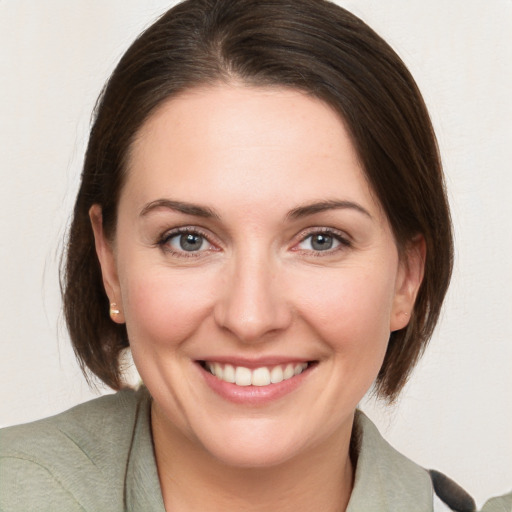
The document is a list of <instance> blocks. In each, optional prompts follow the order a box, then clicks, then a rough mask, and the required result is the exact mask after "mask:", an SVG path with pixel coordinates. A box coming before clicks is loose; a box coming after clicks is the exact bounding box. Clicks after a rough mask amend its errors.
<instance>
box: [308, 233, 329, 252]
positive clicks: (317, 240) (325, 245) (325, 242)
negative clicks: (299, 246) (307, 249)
mask: <svg viewBox="0 0 512 512" xmlns="http://www.w3.org/2000/svg"><path fill="white" fill-rule="evenodd" d="M311 245H312V246H313V249H314V250H315V251H327V250H329V249H330V248H331V247H332V236H329V235H315V236H314V237H313V240H312V242H311Z"/></svg>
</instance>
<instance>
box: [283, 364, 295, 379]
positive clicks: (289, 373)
mask: <svg viewBox="0 0 512 512" xmlns="http://www.w3.org/2000/svg"><path fill="white" fill-rule="evenodd" d="M294 375H295V368H294V366H293V364H287V365H286V368H285V369H284V372H283V379H284V380H286V379H290V378H292V377H293V376H294Z"/></svg>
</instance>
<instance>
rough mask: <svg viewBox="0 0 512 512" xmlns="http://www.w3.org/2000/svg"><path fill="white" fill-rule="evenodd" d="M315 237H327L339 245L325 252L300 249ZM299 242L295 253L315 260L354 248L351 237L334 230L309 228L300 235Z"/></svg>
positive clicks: (295, 246) (294, 249)
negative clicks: (300, 246)
mask: <svg viewBox="0 0 512 512" xmlns="http://www.w3.org/2000/svg"><path fill="white" fill-rule="evenodd" d="M315 235H325V236H329V237H331V238H332V239H333V240H335V241H336V242H338V243H339V246H338V247H335V248H333V249H327V250H325V251H315V250H304V249H300V248H298V247H297V246H298V245H299V244H301V243H303V242H304V241H306V240H307V239H308V238H310V237H313V236H315ZM298 238H299V242H297V243H296V244H295V245H294V248H293V249H292V250H293V251H296V252H302V253H305V254H307V255H309V256H314V257H315V258H321V257H323V256H330V255H332V254H335V253H337V252H338V251H343V250H346V249H350V248H351V247H352V241H351V240H350V239H349V237H348V236H347V235H346V234H345V233H344V232H342V231H338V230H336V229H333V228H309V229H307V230H304V231H303V232H301V233H300V234H299V235H298Z"/></svg>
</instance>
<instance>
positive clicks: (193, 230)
mask: <svg viewBox="0 0 512 512" xmlns="http://www.w3.org/2000/svg"><path fill="white" fill-rule="evenodd" d="M187 234H193V235H199V236H201V237H203V238H204V239H205V240H206V241H207V243H208V244H209V245H210V246H211V247H210V248H208V249H206V250H202V251H177V250H175V249H172V248H170V246H168V245H167V243H168V242H169V240H170V239H171V238H173V237H175V236H178V235H187ZM212 238H213V236H212V235H211V234H210V233H209V232H207V231H205V230H204V229H202V228H200V227H198V226H190V225H186V226H178V227H175V228H171V229H168V230H166V231H164V232H163V233H162V234H161V235H160V236H159V238H158V240H157V242H156V244H155V245H157V246H160V247H161V248H162V250H163V251H165V252H167V253H171V254H174V255H177V256H180V257H186V258H188V257H199V256H202V255H204V254H205V253H208V252H212V251H218V250H220V249H219V246H218V245H219V244H217V243H215V242H213V241H212Z"/></svg>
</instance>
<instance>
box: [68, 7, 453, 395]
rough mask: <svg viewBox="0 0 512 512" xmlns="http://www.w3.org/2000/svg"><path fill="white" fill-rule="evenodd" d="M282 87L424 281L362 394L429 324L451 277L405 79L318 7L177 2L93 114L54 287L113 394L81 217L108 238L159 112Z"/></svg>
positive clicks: (415, 96) (438, 188)
mask: <svg viewBox="0 0 512 512" xmlns="http://www.w3.org/2000/svg"><path fill="white" fill-rule="evenodd" d="M233 79H236V80H241V81H243V82H245V83H248V84H251V85H261V86H281V87H282V86H285V87H291V88H295V89H299V90H301V91H304V92H306V93H308V94H310V95H312V96H315V97H317V98H319V99H321V100H323V101H325V102H326V103H328V104H329V105H330V106H331V107H332V108H333V109H335V110H336V111H337V112H338V113H339V114H340V116H341V118H342V119H343V120H344V122H345V125H346V127H347V129H348V130H349V132H350V134H351V136H352V139H353V143H354V145H355V147H356V150H357V151H358V154H359V157H360V160H361V163H362V165H363V168H364V170H365V173H366V176H367V179H368V181H369V183H370V185H371V187H372V189H373V191H374V193H375V195H376V196H377V198H378V199H379V201H380V203H381V205H382V207H383V209H384V211H385V212H386V215H387V217H388V219H389V222H390V224H391V227H392V229H393V232H394V235H395V238H396V241H397V244H398V247H399V248H401V249H403V248H404V247H405V246H406V244H407V242H408V241H410V240H412V239H413V238H414V237H415V236H416V235H418V234H422V235H423V236H424V238H425V242H426V261H425V276H424V280H423V283H422V285H421V288H420V290H419V294H418V297H417V300H416V303H415V307H414V312H413V314H412V315H411V319H410V322H409V325H408V326H407V328H405V329H402V330H400V331H396V332H393V333H392V334H391V337H390V340H389V345H388V349H387V353H386V356H385V359H384V363H383V365H382V368H381V370H380V372H379V375H378V377H377V381H376V390H377V392H378V393H379V394H380V395H381V396H384V397H387V398H388V399H389V400H392V399H394V398H395V397H396V396H397V395H398V393H399V391H400V390H401V388H402V387H403V385H404V383H405V382H406V380H407V377H408V375H409V373H410V371H411V369H412V368H413V366H414V365H415V363H416V361H417V360H418V358H419V357H420V355H421V353H422V351H423V350H424V348H425V345H426V343H427V342H428V340H429V338H430V336H431V334H432V331H433V329H434V326H435V324H436V322H437V319H438V317H439V312H440V308H441V304H442V301H443V299H444V295H445V293H446V289H447V287H448V283H449V280H450V275H451V268H452V254H453V247H452V232H451V222H450V214H449V209H448V203H447V199H446V194H445V188H444V182H443V174H442V170H441V162H440V158H439V152H438V148H437V144H436V139H435V135H434V132H433V129H432V125H431V122H430V119H429V115H428V112H427V110H426V107H425V104H424V102H423V99H422V97H421V94H420V92H419V90H418V88H417V86H416V84H415V82H414V80H413V78H412V76H411V75H410V73H409V72H408V70H407V68H406V67H405V65H404V64H403V62H402V61H401V60H400V58H399V57H398V56H397V54H396V53H395V52H394V51H393V50H392V49H391V47H390V46H388V44H387V43H386V42H385V41H383V40H382V39H381V38H380V37H379V36H378V35H377V34H376V33H375V32H374V31H373V30H372V29H371V28H369V27H368V26H367V25H366V24H365V23H363V22H362V21H361V20H360V19H358V18H357V17H355V16H354V15H352V14H351V13H349V12H347V11H346V10H344V9H342V8H341V7H338V6H336V5H335V4H333V3H330V2H328V1H325V0H186V1H184V2H182V3H180V4H178V5H177V6H175V7H174V8H172V9H170V10H169V11H168V12H167V13H166V14H164V15H163V16H162V17H161V18H160V19H159V20H158V21H157V22H155V23H154V24H153V25H152V26H150V27H149V28H148V29H147V30H146V31H145V32H143V33H142V34H141V35H140V36H139V38H138V39H137V40H136V41H135V42H134V43H133V44H132V46H131V47H130V48H129V49H128V51H127V52H126V53H125V54H124V56H123V57H122V59H121V61H120V62H119V64H118V66H117V68H116V69H115V71H114V72H113V74H112V76H111V77H110V79H109V81H108V83H107V85H106V86H105V88H104V90H103V92H102V94H101V96H100V99H99V101H98V104H97V107H96V111H95V121H94V124H93V126H92V129H91V134H90V140H89V145H88V149H87V153H86V157H85V163H84V168H83V173H82V181H81V186H80V190H79V193H78V197H77V200H76V204H75V209H74V215H73V221H72V224H71V227H70V232H69V241H68V246H67V255H66V257H67V259H66V262H65V268H64V274H63V295H64V310H65V316H66V321H67V325H68V329H69V332H70V335H71V339H72V342H73V346H74V350H75V353H76V355H77V357H78V360H79V362H80V364H81V367H82V370H83V371H84V373H85V374H86V376H87V369H88V370H89V371H90V372H92V373H93V374H95V375H96V376H97V377H99V378H100V379H101V380H102V381H103V382H105V383H106V384H108V385H109V386H111V387H112V388H114V389H118V388H119V387H120V386H121V382H122V381H121V373H120V370H119V356H120V353H121V351H122V349H123V348H125V347H127V346H128V344H129V342H128V338H127V333H126V328H125V326H124V325H118V324H116V323H114V322H112V321H111V319H110V317H109V312H108V310H109V305H108V298H107V296H106V294H105V291H104V288H103V284H102V278H101V270H100V266H99V263H98V259H97V257H96V253H95V248H94V239H93V232H92V229H91V225H90V221H89V216H88V211H89V208H90V207H91V205H93V204H99V205H100V206H101V208H102V212H103V224H104V229H105V232H106V233H107V236H109V237H114V235H115V227H116V210H117V204H118V199H119V195H120V191H121V189H122V186H123V182H124V181H125V178H126V177H125V172H126V163H127V162H126V160H127V158H128V155H129V150H130V147H131V144H132V141H133V140H134V137H135V136H136V134H137V132H138V130H139V129H140V128H141V126H142V124H143V123H144V121H146V120H147V119H148V117H149V116H150V115H151V114H152V112H154V110H155V109H156V108H157V107H158V106H159V105H161V104H162V102H163V101H165V100H166V99H168V98H169V97H171V96H174V95H176V94H178V93H179V92H180V91H183V90H185V89H189V88H191V87H194V86H198V85H205V84H210V83H213V82H219V81H226V82H227V81H232V80H233Z"/></svg>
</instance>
